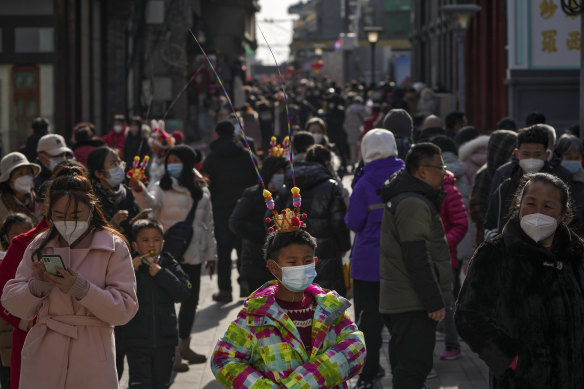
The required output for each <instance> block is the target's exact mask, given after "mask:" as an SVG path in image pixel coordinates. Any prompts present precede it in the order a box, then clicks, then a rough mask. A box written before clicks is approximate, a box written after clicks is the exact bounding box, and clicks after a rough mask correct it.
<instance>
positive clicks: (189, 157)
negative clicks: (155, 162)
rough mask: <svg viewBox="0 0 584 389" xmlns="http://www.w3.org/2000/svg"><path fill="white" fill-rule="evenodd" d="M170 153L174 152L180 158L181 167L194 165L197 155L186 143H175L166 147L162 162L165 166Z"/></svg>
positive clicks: (187, 167) (186, 167)
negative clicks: (164, 157)
mask: <svg viewBox="0 0 584 389" xmlns="http://www.w3.org/2000/svg"><path fill="white" fill-rule="evenodd" d="M171 154H174V155H176V156H177V157H179V158H180V160H181V161H182V163H183V169H192V168H193V167H195V163H196V159H197V155H196V154H195V151H194V150H193V149H192V147H190V146H187V145H176V146H174V147H171V148H170V149H168V151H167V152H166V160H165V163H164V165H165V166H166V165H167V164H168V157H169V156H170V155H171Z"/></svg>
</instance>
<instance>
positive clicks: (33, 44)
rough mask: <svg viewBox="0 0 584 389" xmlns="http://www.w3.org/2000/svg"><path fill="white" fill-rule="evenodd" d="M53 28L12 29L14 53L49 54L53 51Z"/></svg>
mask: <svg viewBox="0 0 584 389" xmlns="http://www.w3.org/2000/svg"><path fill="white" fill-rule="evenodd" d="M54 31H55V30H54V28H52V27H17V28H15V29H14V51H15V52H16V53H51V52H53V51H54V49H55V40H54Z"/></svg>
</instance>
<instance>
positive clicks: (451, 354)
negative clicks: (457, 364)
mask: <svg viewBox="0 0 584 389" xmlns="http://www.w3.org/2000/svg"><path fill="white" fill-rule="evenodd" d="M460 357H462V353H461V352H460V348H459V347H448V346H446V348H445V349H444V351H442V354H440V359H445V360H447V361H452V360H455V359H458V358H460Z"/></svg>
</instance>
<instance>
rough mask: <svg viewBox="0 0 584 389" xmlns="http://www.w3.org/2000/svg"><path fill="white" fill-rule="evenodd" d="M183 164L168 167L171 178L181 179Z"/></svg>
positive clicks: (171, 164) (170, 164)
mask: <svg viewBox="0 0 584 389" xmlns="http://www.w3.org/2000/svg"><path fill="white" fill-rule="evenodd" d="M182 169H183V164H182V163H169V164H168V165H167V166H166V171H167V172H168V174H170V176H171V177H174V178H179V177H180V174H181V173H182Z"/></svg>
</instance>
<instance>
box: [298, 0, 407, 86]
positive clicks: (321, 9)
mask: <svg viewBox="0 0 584 389" xmlns="http://www.w3.org/2000/svg"><path fill="white" fill-rule="evenodd" d="M288 12H289V13H291V14H295V15H298V16H299V18H298V20H297V21H296V22H295V24H294V36H293V41H292V44H291V57H292V60H293V62H294V63H295V66H296V67H297V68H300V69H303V70H305V71H307V72H310V71H311V69H310V64H311V62H313V61H315V60H318V59H321V60H322V61H323V62H324V68H323V70H322V73H323V74H327V76H329V77H331V78H333V79H334V80H336V81H338V82H346V81H349V80H352V79H364V80H365V81H370V80H371V79H372V77H371V76H372V74H371V71H372V69H373V67H372V66H371V61H372V57H371V48H370V44H369V42H368V41H367V33H366V32H365V31H364V28H365V27H369V26H377V27H381V32H380V33H379V41H378V42H377V44H376V48H375V52H376V56H375V67H374V68H375V77H374V79H375V80H378V81H379V80H382V79H386V78H388V77H389V78H391V79H395V77H396V74H395V72H394V70H395V69H396V68H400V66H399V62H400V61H401V59H404V58H402V57H407V58H405V59H407V61H408V63H409V50H410V42H409V40H408V34H409V29H410V17H409V15H410V0H370V1H368V2H361V1H354V0H311V1H308V2H303V3H298V4H296V5H293V6H292V7H290V8H289V10H288ZM319 51H322V54H320V55H319V54H318V53H319ZM400 58H401V59H400ZM396 62H398V66H396ZM402 62H403V61H402ZM408 67H409V66H408ZM407 73H408V74H407V76H409V71H408V72H407ZM407 76H406V77H407Z"/></svg>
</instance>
